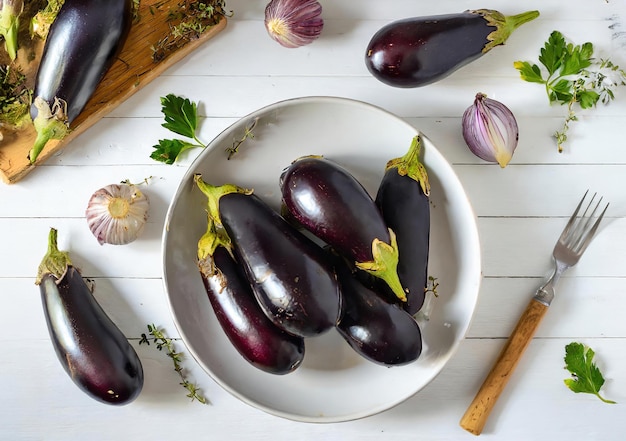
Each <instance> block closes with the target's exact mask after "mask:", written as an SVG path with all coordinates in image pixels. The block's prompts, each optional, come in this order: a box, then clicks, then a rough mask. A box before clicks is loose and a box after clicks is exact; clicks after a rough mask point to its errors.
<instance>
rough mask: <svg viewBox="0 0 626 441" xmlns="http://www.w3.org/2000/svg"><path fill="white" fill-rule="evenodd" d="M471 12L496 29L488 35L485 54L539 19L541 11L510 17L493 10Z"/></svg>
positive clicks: (484, 49)
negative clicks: (515, 32) (520, 28)
mask: <svg viewBox="0 0 626 441" xmlns="http://www.w3.org/2000/svg"><path fill="white" fill-rule="evenodd" d="M470 12H471V13H473V14H478V15H480V16H482V17H483V18H484V19H485V21H486V22H487V25H488V26H491V27H494V28H496V30H495V31H493V32H492V33H490V34H489V35H487V40H488V41H489V43H487V44H486V45H485V47H484V48H483V53H485V52H489V51H490V50H491V49H493V48H494V47H496V46H499V45H501V44H504V43H505V42H506V40H508V38H509V37H510V36H511V34H512V33H513V31H514V30H515V29H517V28H518V27H520V26H521V25H523V24H524V23H527V22H529V21H531V20H534V19H535V18H537V17H539V11H527V12H522V13H521V14H517V15H509V16H507V15H504V14H502V13H501V12H498V11H495V10H493V9H477V10H473V11H470Z"/></svg>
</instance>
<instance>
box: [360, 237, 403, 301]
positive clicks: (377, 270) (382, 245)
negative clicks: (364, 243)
mask: <svg viewBox="0 0 626 441" xmlns="http://www.w3.org/2000/svg"><path fill="white" fill-rule="evenodd" d="M389 236H390V238H391V240H390V242H391V244H388V243H386V242H383V241H382V240H380V239H374V240H373V241H372V256H373V259H374V260H372V261H371V262H356V267H357V268H359V269H362V270H363V271H366V272H368V273H370V274H371V275H373V276H376V277H378V278H380V279H382V280H384V281H385V282H386V283H387V285H389V288H391V290H392V291H393V293H394V294H395V295H396V297H398V298H399V299H400V300H402V301H403V302H406V300H407V299H406V292H405V290H404V288H403V287H402V283H400V278H399V277H398V260H399V253H398V242H397V240H396V235H395V233H394V232H393V231H392V230H391V228H390V229H389Z"/></svg>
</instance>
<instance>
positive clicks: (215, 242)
mask: <svg viewBox="0 0 626 441" xmlns="http://www.w3.org/2000/svg"><path fill="white" fill-rule="evenodd" d="M220 246H221V247H224V248H226V249H227V250H228V252H229V253H230V254H231V255H233V251H232V249H233V244H232V242H231V240H230V237H228V234H226V230H225V229H223V228H221V229H219V230H218V229H217V228H216V226H215V222H214V221H213V219H212V218H211V217H210V216H207V230H206V233H204V234H203V235H202V237H201V238H200V240H198V260H199V261H203V260H206V259H208V258H210V257H211V256H213V254H215V250H216V249H217V247H220Z"/></svg>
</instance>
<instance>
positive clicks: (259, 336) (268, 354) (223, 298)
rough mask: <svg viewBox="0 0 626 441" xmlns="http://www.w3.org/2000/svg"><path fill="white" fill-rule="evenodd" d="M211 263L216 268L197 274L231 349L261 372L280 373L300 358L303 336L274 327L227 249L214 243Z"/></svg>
mask: <svg viewBox="0 0 626 441" xmlns="http://www.w3.org/2000/svg"><path fill="white" fill-rule="evenodd" d="M207 259H211V261H212V262H211V263H212V264H213V266H214V268H215V269H217V270H218V271H211V272H210V271H205V270H203V268H208V267H210V266H211V265H210V263H209V262H201V263H202V265H201V266H200V274H201V276H202V281H203V283H204V287H205V289H206V292H207V295H208V297H209V301H210V302H211V306H212V307H213V311H214V312H215V315H216V317H217V320H218V322H219V323H220V325H221V327H222V329H223V330H224V332H225V334H226V336H227V337H228V339H229V340H230V342H231V343H232V344H233V346H234V347H235V349H237V351H238V352H239V353H240V354H241V356H242V357H243V358H244V359H245V360H247V361H248V362H249V363H250V364H252V365H253V366H255V367H256V368H258V369H261V370H263V371H265V372H269V373H271V374H275V375H284V374H288V373H290V372H292V371H294V370H295V369H296V368H297V367H298V366H300V364H301V363H302V360H303V359H304V340H303V339H302V338H300V337H296V336H294V335H291V334H288V333H286V332H285V331H283V330H281V329H279V328H278V327H276V326H275V325H274V324H273V323H272V322H271V320H270V319H269V318H267V316H266V315H265V313H264V312H263V311H262V310H261V307H260V306H259V304H258V303H257V301H256V298H255V297H254V293H253V291H252V288H251V286H250V284H249V283H248V280H247V279H246V276H245V273H244V272H243V269H242V268H241V267H240V266H239V265H238V264H237V262H235V260H234V259H233V257H232V256H231V255H230V253H229V252H228V250H227V249H226V248H224V247H221V246H220V247H218V248H217V249H216V250H215V252H214V254H213V256H212V257H208V258H207Z"/></svg>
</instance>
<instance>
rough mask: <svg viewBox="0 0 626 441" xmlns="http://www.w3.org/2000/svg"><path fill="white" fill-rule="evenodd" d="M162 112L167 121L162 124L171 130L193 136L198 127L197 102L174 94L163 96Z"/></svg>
mask: <svg viewBox="0 0 626 441" xmlns="http://www.w3.org/2000/svg"><path fill="white" fill-rule="evenodd" d="M161 106H162V107H161V112H162V113H163V114H164V115H165V122H164V123H163V124H161V125H162V126H163V127H165V128H166V129H168V130H169V131H171V132H174V133H178V134H179V135H182V136H186V137H187V138H193V137H194V136H195V134H196V128H197V127H198V115H197V104H196V103H192V102H191V101H189V100H188V99H187V98H182V97H179V96H176V95H174V94H171V93H170V94H169V95H167V96H165V97H161Z"/></svg>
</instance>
